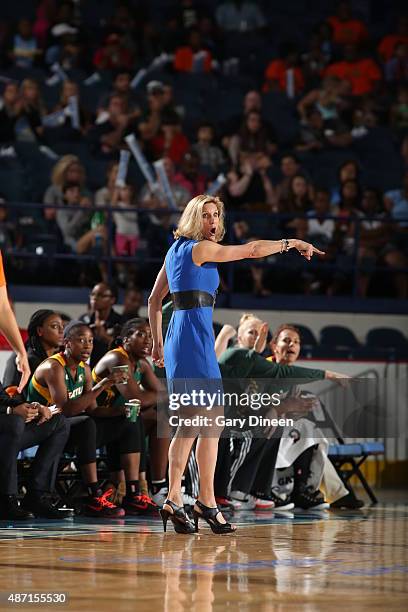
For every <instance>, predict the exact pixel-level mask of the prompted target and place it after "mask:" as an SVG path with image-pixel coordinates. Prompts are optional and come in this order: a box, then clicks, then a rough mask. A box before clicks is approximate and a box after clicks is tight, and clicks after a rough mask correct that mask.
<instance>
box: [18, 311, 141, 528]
mask: <svg viewBox="0 0 408 612" xmlns="http://www.w3.org/2000/svg"><path fill="white" fill-rule="evenodd" d="M92 346H93V337H92V332H91V330H90V329H89V327H88V326H87V325H85V324H84V323H82V322H80V321H71V322H70V323H68V325H67V326H66V328H65V329H64V351H63V352H61V353H58V354H57V355H53V356H52V357H49V358H48V359H47V360H46V361H45V362H43V363H42V364H41V365H40V366H39V367H38V368H37V370H36V371H35V372H34V375H33V377H32V379H31V382H30V385H29V389H28V397H29V398H30V399H33V398H36V399H37V400H38V401H40V400H41V401H47V402H53V403H55V404H56V405H57V406H58V408H59V409H60V410H61V411H62V413H63V414H64V415H65V416H66V417H67V418H68V419H70V434H69V438H68V442H67V446H66V448H67V449H68V450H69V451H70V452H72V451H76V452H77V455H78V463H79V465H80V469H81V473H82V478H83V481H84V484H85V485H86V487H87V491H88V495H89V497H88V499H87V500H86V501H85V503H84V507H83V511H84V513H85V514H86V515H88V516H93V517H102V518H119V517H122V516H124V515H125V510H126V512H128V513H129V514H139V513H140V512H139V511H142V510H143V507H144V509H146V503H144V506H143V504H142V502H144V501H145V500H143V499H140V497H141V496H140V494H139V462H140V450H141V443H142V440H141V437H140V435H139V427H138V424H137V422H136V423H134V422H132V421H131V420H130V419H127V418H126V417H125V415H124V413H123V412H122V411H116V410H115V409H114V407H110V408H106V409H104V408H103V407H99V406H98V405H97V403H96V400H97V398H98V397H99V395H101V394H102V393H104V392H106V391H108V390H109V389H111V387H112V386H113V385H115V384H118V385H119V384H121V383H125V382H126V380H127V378H128V376H127V374H126V373H124V372H123V371H122V372H118V371H116V372H111V373H110V374H109V375H108V376H107V377H105V378H103V379H102V380H100V381H99V382H97V383H96V384H93V381H92V375H91V370H90V368H89V366H88V365H87V364H86V363H85V362H86V361H87V360H88V358H89V356H90V353H91V351H92ZM103 446H106V447H107V457H108V464H109V467H110V470H111V473H112V478H113V479H115V480H116V477H117V474H118V473H119V472H121V470H122V469H123V470H124V472H125V478H126V496H125V497H124V499H123V501H122V507H118V506H117V505H115V504H113V503H112V502H110V501H109V500H108V497H109V496H110V494H111V493H112V490H111V489H110V490H109V489H108V491H106V492H105V493H103V492H102V488H101V483H100V482H99V481H98V475H97V466H96V450H97V448H100V447H103Z"/></svg>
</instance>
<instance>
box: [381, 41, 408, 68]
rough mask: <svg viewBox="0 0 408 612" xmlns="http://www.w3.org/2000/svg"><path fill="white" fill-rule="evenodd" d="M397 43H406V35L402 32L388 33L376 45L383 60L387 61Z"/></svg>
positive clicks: (407, 42)
mask: <svg viewBox="0 0 408 612" xmlns="http://www.w3.org/2000/svg"><path fill="white" fill-rule="evenodd" d="M399 43H404V44H406V45H408V36H404V35H402V34H388V36H385V37H384V38H383V39H382V41H381V42H380V44H379V45H378V53H379V54H380V56H381V59H382V60H383V61H384V62H388V60H390V59H391V58H392V56H393V53H394V49H395V47H396V46H397V45H398V44H399Z"/></svg>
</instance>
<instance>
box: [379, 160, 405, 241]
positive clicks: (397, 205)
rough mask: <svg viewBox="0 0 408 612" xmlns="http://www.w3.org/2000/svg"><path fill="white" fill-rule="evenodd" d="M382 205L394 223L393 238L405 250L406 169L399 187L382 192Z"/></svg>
mask: <svg viewBox="0 0 408 612" xmlns="http://www.w3.org/2000/svg"><path fill="white" fill-rule="evenodd" d="M384 206H385V210H386V211H387V212H388V213H389V214H390V215H391V217H392V218H393V219H394V221H395V223H396V225H395V233H394V238H397V239H398V244H401V246H403V248H404V251H407V242H406V236H407V232H408V171H405V174H404V177H403V180H402V188H401V189H392V190H391V191H387V192H386V193H385V194H384Z"/></svg>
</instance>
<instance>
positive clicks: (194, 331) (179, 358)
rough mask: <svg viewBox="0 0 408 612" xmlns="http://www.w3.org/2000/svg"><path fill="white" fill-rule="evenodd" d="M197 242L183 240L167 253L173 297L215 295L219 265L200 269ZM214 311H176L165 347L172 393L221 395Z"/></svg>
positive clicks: (169, 385) (207, 264)
mask: <svg viewBox="0 0 408 612" xmlns="http://www.w3.org/2000/svg"><path fill="white" fill-rule="evenodd" d="M195 244H197V241H196V240H190V239H187V238H183V237H181V238H179V239H178V240H176V241H175V242H174V244H173V245H172V246H171V247H170V249H169V250H168V252H167V255H166V260H165V265H166V273H167V280H168V284H169V290H170V293H176V292H178V291H191V290H200V291H206V292H207V293H210V294H211V295H215V293H216V291H217V288H218V285H219V276H218V270H217V264H216V263H211V262H210V263H205V264H203V265H202V266H197V265H196V264H195V263H194V262H193V258H192V249H193V246H194V245H195ZM212 314H213V308H212V307H211V306H205V307H200V308H191V309H188V310H175V311H174V312H173V315H172V317H171V320H170V323H169V327H168V330H167V334H166V340H165V343H164V364H165V368H166V374H167V384H168V388H169V393H184V392H187V393H189V392H191V390H192V389H196V388H199V389H204V390H205V391H207V392H215V391H219V390H220V389H221V388H222V387H221V373H220V368H219V366H218V362H217V357H216V355H215V349H214V341H215V339H214V332H213V326H212Z"/></svg>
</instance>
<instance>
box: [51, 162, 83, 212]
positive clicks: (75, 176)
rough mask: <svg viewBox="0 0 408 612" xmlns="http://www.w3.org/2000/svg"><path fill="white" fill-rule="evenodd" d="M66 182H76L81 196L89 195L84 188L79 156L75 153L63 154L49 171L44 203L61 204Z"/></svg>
mask: <svg viewBox="0 0 408 612" xmlns="http://www.w3.org/2000/svg"><path fill="white" fill-rule="evenodd" d="M66 183H78V184H79V186H80V189H81V196H82V197H87V198H90V197H91V193H90V191H89V190H88V189H87V188H86V174H85V168H84V167H83V165H82V163H81V161H80V159H79V157H77V156H76V155H63V156H62V157H61V158H60V159H59V160H58V161H57V163H56V164H55V166H54V168H53V169H52V173H51V185H50V186H49V187H48V188H47V190H46V192H45V194H44V198H43V202H44V204H51V205H52V204H63V203H64V194H63V187H64V185H65V184H66Z"/></svg>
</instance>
